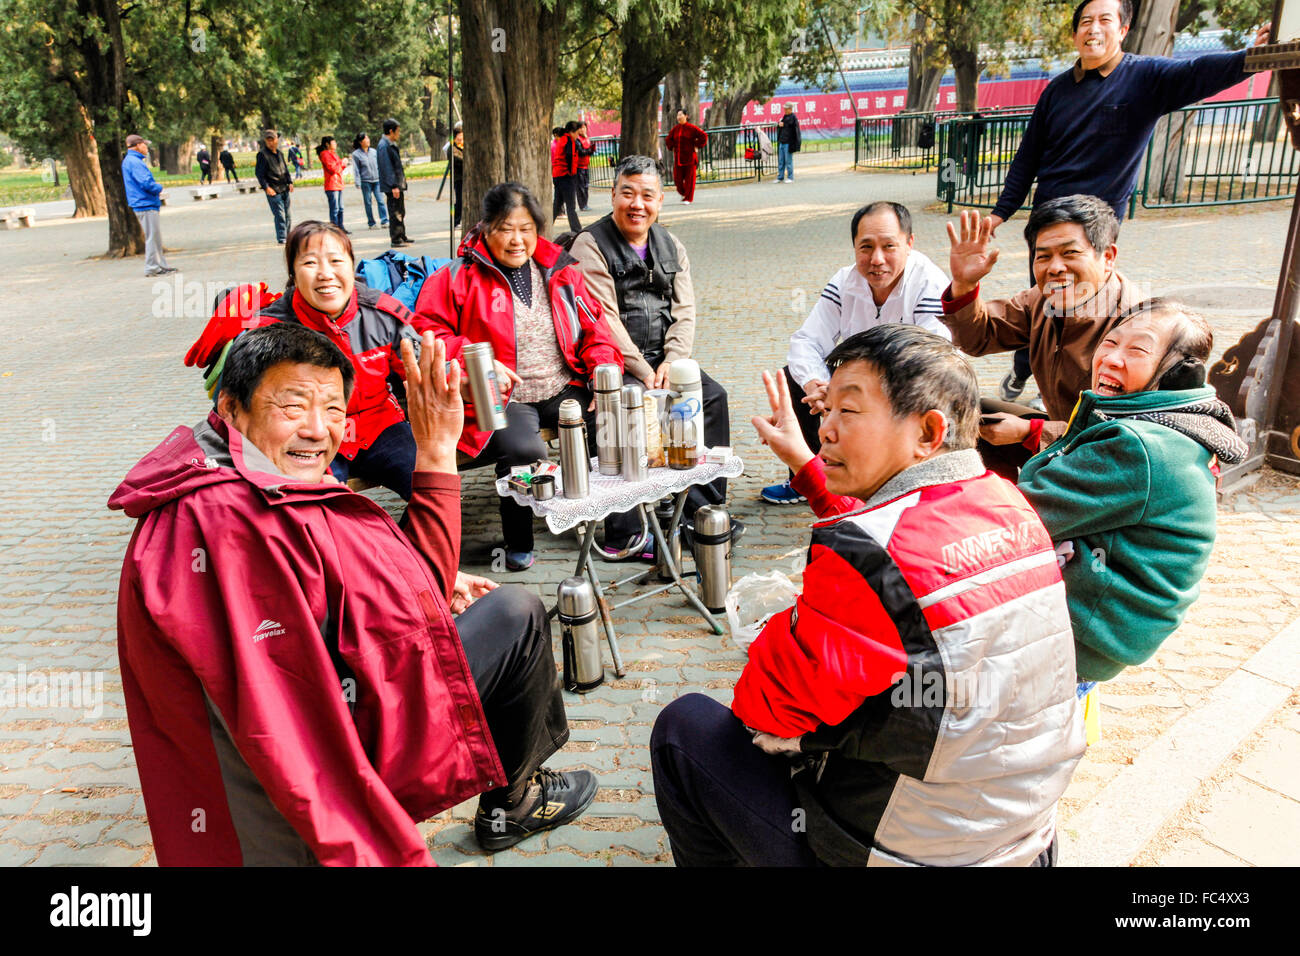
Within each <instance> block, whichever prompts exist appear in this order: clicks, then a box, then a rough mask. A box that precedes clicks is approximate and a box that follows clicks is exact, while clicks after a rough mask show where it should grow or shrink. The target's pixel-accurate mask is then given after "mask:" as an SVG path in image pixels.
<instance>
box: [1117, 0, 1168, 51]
mask: <svg viewBox="0 0 1300 956" xmlns="http://www.w3.org/2000/svg"><path fill="white" fill-rule="evenodd" d="M1179 3H1180V0H1142V3H1141V4H1140V5H1139V6H1138V9H1137V12H1136V13H1135V14H1134V15H1133V26H1132V28H1131V29H1130V30H1129V31H1128V36H1126V37H1125V38H1124V50H1125V51H1126V52H1128V53H1141V54H1143V55H1144V56H1168V55H1169V54H1170V53H1172V52H1173V49H1174V33H1175V30H1174V28H1175V25H1176V23H1177V20H1178V7H1179Z"/></svg>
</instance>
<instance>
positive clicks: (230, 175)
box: [217, 146, 239, 182]
mask: <svg viewBox="0 0 1300 956" xmlns="http://www.w3.org/2000/svg"><path fill="white" fill-rule="evenodd" d="M217 158H218V159H220V160H221V168H222V169H224V170H225V171H226V182H230V181H231V180H232V179H233V180H234V181H235V182H239V173H237V172H235V157H233V156H231V155H230V147H229V146H227V147H226V148H225V149H223V150H222V151H221V155H220V156H219V157H217Z"/></svg>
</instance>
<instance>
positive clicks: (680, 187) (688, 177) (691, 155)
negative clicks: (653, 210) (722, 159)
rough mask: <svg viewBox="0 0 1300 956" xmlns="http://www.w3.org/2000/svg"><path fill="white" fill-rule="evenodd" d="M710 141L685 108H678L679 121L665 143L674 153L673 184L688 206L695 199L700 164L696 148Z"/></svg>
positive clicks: (669, 132)
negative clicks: (688, 116) (697, 172)
mask: <svg viewBox="0 0 1300 956" xmlns="http://www.w3.org/2000/svg"><path fill="white" fill-rule="evenodd" d="M708 142H709V134H708V133H706V132H704V130H702V129H700V128H699V127H698V126H696V125H695V124H694V123H692V122H690V120H689V119H688V118H687V116H686V111H685V110H678V111H677V123H676V125H674V126H673V128H672V129H670V130H669V131H668V135H667V136H665V137H664V145H665V146H667V147H668V148H669V149H670V150H672V153H673V186H674V187H675V188H676V189H677V194H678V195H679V196H681V197H682V202H683V203H684V204H686V205H688V206H689V205H690V204H691V203H693V202H694V201H695V170H696V168H697V167H698V166H699V164H700V157H699V155H698V154H697V153H696V150H699V149H703V148H704V147H705V146H707V145H708Z"/></svg>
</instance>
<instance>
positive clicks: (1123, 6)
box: [1070, 0, 1133, 33]
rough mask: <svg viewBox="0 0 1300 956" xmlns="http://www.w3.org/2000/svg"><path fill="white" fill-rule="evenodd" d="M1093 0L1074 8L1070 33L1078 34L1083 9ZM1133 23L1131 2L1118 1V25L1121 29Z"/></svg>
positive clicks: (1129, 0) (1125, 0)
mask: <svg viewBox="0 0 1300 956" xmlns="http://www.w3.org/2000/svg"><path fill="white" fill-rule="evenodd" d="M1092 2H1093V0H1083V2H1082V3H1081V4H1079V5H1078V6H1077V7H1075V8H1074V19H1073V20H1071V21H1070V32H1071V33H1078V32H1079V20H1080V19H1081V18H1082V17H1083V8H1084V7H1086V6H1087V5H1088V4H1090V3H1092ZM1132 23H1133V0H1119V25H1120V26H1122V27H1127V26H1130V25H1131V24H1132Z"/></svg>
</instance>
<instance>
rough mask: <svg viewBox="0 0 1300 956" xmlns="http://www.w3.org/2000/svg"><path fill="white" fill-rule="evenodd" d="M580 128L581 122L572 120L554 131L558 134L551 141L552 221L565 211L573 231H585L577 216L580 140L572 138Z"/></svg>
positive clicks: (553, 131)
mask: <svg viewBox="0 0 1300 956" xmlns="http://www.w3.org/2000/svg"><path fill="white" fill-rule="evenodd" d="M577 131H578V124H577V123H575V122H572V121H571V122H569V123H567V124H566V125H564V126H557V127H555V129H553V130H551V132H552V133H553V134H554V135H555V139H554V140H553V141H552V142H551V184H552V185H553V186H554V187H555V196H554V199H553V200H552V202H551V222H554V221H555V220H556V219H558V218H559V215H560V210H564V211H565V213H566V214H567V215H568V217H569V231H570V232H582V220H580V219H579V218H578V195H577V187H578V141H577V140H576V139H574V138H573V136H574V133H576V132H577Z"/></svg>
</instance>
